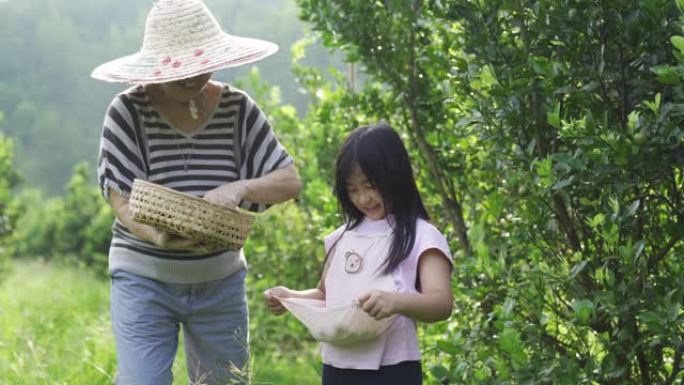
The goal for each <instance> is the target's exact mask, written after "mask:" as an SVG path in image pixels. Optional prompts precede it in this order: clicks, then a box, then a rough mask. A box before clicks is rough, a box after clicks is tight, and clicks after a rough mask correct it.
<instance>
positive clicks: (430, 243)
mask: <svg viewBox="0 0 684 385" xmlns="http://www.w3.org/2000/svg"><path fill="white" fill-rule="evenodd" d="M430 249H437V250H439V251H441V252H442V254H444V257H446V259H447V260H448V261H449V264H450V265H451V268H452V269H453V267H454V260H453V257H452V255H451V250H449V243H448V242H447V240H446V238H445V237H444V235H443V234H442V233H441V232H440V231H439V230H437V228H436V227H435V226H433V225H432V224H430V223H429V222H427V221H425V220H422V219H419V220H418V223H417V224H416V243H415V244H414V246H413V253H412V255H415V257H416V258H420V256H421V255H422V254H423V253H424V252H425V251H427V250H430Z"/></svg>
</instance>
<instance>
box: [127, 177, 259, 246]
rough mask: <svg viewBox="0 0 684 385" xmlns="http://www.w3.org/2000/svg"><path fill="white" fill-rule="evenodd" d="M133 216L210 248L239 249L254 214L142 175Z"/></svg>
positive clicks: (136, 188)
mask: <svg viewBox="0 0 684 385" xmlns="http://www.w3.org/2000/svg"><path fill="white" fill-rule="evenodd" d="M129 204H130V207H131V212H132V214H133V219H134V220H135V221H136V222H139V223H144V224H147V225H151V226H154V227H156V228H158V229H160V230H163V231H166V232H169V233H171V234H176V235H180V236H182V237H185V238H190V239H192V240H195V241H197V242H198V243H199V244H201V245H202V246H204V247H207V248H210V249H228V250H239V249H240V248H241V247H242V245H243V244H244V243H245V239H246V238H247V234H248V233H249V229H250V227H251V225H252V222H254V215H253V214H250V213H247V212H244V211H242V210H235V209H231V208H227V207H223V206H219V205H215V204H212V203H209V202H207V201H205V200H204V199H201V198H197V197H194V196H191V195H188V194H184V193H182V192H179V191H176V190H173V189H170V188H168V187H163V186H160V185H158V184H154V183H150V182H147V181H144V180H141V179H136V180H134V181H133V190H132V191H131V197H130V199H129Z"/></svg>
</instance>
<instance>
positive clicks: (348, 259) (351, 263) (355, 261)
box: [344, 251, 363, 273]
mask: <svg viewBox="0 0 684 385" xmlns="http://www.w3.org/2000/svg"><path fill="white" fill-rule="evenodd" d="M344 259H345V263H344V271H346V272H347V273H358V272H359V270H361V262H363V258H361V256H360V255H358V254H357V253H356V252H355V251H348V252H347V253H346V254H344Z"/></svg>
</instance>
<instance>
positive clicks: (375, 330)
mask: <svg viewBox="0 0 684 385" xmlns="http://www.w3.org/2000/svg"><path fill="white" fill-rule="evenodd" d="M278 300H279V301H280V303H282V304H283V306H285V308H287V310H289V311H290V312H291V313H292V314H293V315H294V316H295V317H296V318H297V319H298V320H299V321H301V322H302V323H303V324H304V325H305V326H306V327H307V328H308V329H309V333H311V335H312V336H313V337H314V338H315V339H316V340H317V341H321V342H327V343H329V344H333V345H349V344H354V343H357V342H361V341H367V340H372V339H375V338H378V337H379V336H380V335H381V334H382V333H384V332H385V330H387V328H389V327H390V325H391V324H392V321H394V319H395V318H396V316H392V317H387V318H384V319H382V320H379V321H378V320H376V319H375V318H373V317H371V316H369V315H368V313H366V312H365V311H364V310H363V309H361V307H360V306H359V305H358V304H356V303H350V304H349V305H340V306H334V307H326V306H325V301H323V300H315V299H302V298H278Z"/></svg>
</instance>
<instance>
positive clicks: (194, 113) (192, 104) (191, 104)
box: [188, 99, 199, 120]
mask: <svg viewBox="0 0 684 385" xmlns="http://www.w3.org/2000/svg"><path fill="white" fill-rule="evenodd" d="M188 111H190V117H192V119H193V120H197V119H199V113H198V110H197V103H195V100H194V99H190V101H189V102H188Z"/></svg>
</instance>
